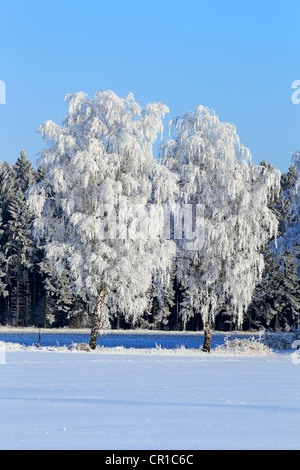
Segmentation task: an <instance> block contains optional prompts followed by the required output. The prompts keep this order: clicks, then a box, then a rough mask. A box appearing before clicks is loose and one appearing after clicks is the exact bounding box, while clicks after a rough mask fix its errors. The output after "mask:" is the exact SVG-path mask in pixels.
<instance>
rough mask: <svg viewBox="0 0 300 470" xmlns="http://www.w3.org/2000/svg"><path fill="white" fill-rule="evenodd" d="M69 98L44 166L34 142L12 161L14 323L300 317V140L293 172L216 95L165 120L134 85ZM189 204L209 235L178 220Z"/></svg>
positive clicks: (10, 314)
mask: <svg viewBox="0 0 300 470" xmlns="http://www.w3.org/2000/svg"><path fill="white" fill-rule="evenodd" d="M66 101H67V104H68V112H67V114H66V117H65V119H64V121H63V124H62V125H58V124H55V123H54V122H51V121H48V122H45V123H44V124H43V125H41V127H40V128H39V132H40V133H41V134H42V136H43V139H44V141H45V146H44V149H43V150H41V153H40V158H39V160H38V164H37V166H36V167H35V166H34V164H33V163H32V162H31V158H32V156H28V155H26V153H25V152H24V151H20V155H19V156H16V161H15V163H14V164H13V165H11V164H9V163H7V162H5V161H4V162H2V163H1V164H0V204H1V212H0V323H1V325H11V326H15V327H29V326H36V327H42V328H51V327H56V328H58V327H73V328H79V327H90V326H91V324H92V319H93V317H95V316H97V318H98V326H100V327H101V328H113V329H132V328H140V329H154V330H170V331H176V330H194V331H197V330H202V329H203V326H204V324H205V322H207V321H208V322H209V323H210V325H211V326H212V327H213V328H215V329H216V330H224V331H229V330H237V329H238V330H258V329H262V328H265V329H270V330H284V331H286V330H290V329H293V328H296V327H297V326H298V318H299V312H300V281H299V274H300V153H297V152H295V153H294V154H293V155H292V156H291V163H290V167H289V170H288V171H287V172H286V173H283V174H281V173H280V172H279V171H278V170H277V169H276V168H273V167H272V166H271V165H270V164H269V163H268V162H267V161H261V163H260V164H258V165H256V164H254V163H253V161H252V157H251V153H250V150H249V149H247V148H245V147H244V146H243V145H242V143H241V142H240V139H239V136H238V134H237V130H236V128H235V126H234V125H233V124H229V123H226V122H222V121H221V120H220V119H219V117H218V116H217V115H216V114H215V112H214V111H213V110H211V109H208V108H205V107H203V106H199V107H197V108H195V110H194V111H191V112H187V113H186V114H184V115H182V116H179V117H178V118H176V119H173V120H172V121H171V122H169V123H168V122H167V124H165V122H166V119H167V114H168V108H167V106H165V105H162V104H160V103H150V104H148V105H147V106H146V107H144V108H143V107H141V106H140V105H139V104H138V103H137V102H136V101H135V98H134V96H133V95H132V94H129V95H128V96H127V97H124V98H120V97H118V96H117V95H116V94H115V93H114V92H112V91H101V92H98V93H96V95H95V96H94V97H93V98H90V97H88V96H87V95H85V94H84V93H76V94H74V95H68V96H67V97H66ZM163 125H164V129H163ZM287 158H288V157H287ZM187 205H189V206H191V207H192V209H193V214H194V216H195V217H196V218H195V217H194V219H193V220H196V222H198V228H199V230H200V231H201V234H202V235H201V243H199V244H195V245H192V246H190V245H188V242H189V240H188V237H187V227H185V228H186V231H185V232H184V231H183V232H182V233H180V236H178V234H177V235H176V233H175V232H176V230H175V229H176V227H175V222H174V220H175V218H176V211H177V210H178V208H181V209H182V208H183V207H186V206H187ZM154 207H155V208H156V209H157V210H158V211H157V212H154V211H152V212H151V209H152V208H154ZM162 207H163V208H166V207H168V209H169V213H168V214H169V218H168V223H169V225H170V227H171V228H170V231H169V232H170V233H169V236H164V233H165V232H164V229H165V225H166V224H165V218H164V217H163V218H161V217H160V214H161V212H159V211H160V210H161V208H162ZM197 207H198V208H201V211H200V212H201V213H200V212H199V214H198V213H197ZM145 211H147V214H152V218H151V217H149V219H151V221H152V225H151V232H152V236H145V231H146V233H147V234H148V235H149V230H150V229H149V225H148V226H147V228H145V230H144V231H142V230H141V226H142V224H143V221H144V220H145V219H144V216H145ZM124 214H126V217H124ZM153 214H154V215H153ZM197 214H198V215H197ZM197 217H198V218H197ZM162 219H163V221H162ZM179 220H180V221H182V220H184V219H182V214H181V215H179ZM113 221H114V222H115V223H113ZM180 227H181V225H180ZM177 228H178V227H177ZM153 231H155V236H153ZM142 232H143V233H142ZM193 233H196V232H193ZM137 234H140V236H137ZM196 235H197V234H196Z"/></svg>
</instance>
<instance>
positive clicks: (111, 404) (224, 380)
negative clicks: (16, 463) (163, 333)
mask: <svg viewBox="0 0 300 470" xmlns="http://www.w3.org/2000/svg"><path fill="white" fill-rule="evenodd" d="M292 359H293V358H292V354H291V352H285V353H281V354H279V353H270V352H260V353H249V354H237V353H235V352H230V351H225V352H224V351H223V352H221V351H217V350H216V351H212V352H211V354H205V353H202V352H201V351H199V350H186V349H184V348H181V349H178V350H160V349H154V350H134V349H129V350H124V349H122V348H115V349H105V348H99V349H97V350H96V351H95V352H78V351H70V350H68V349H67V348H34V347H27V348H25V347H20V346H17V345H12V344H8V345H6V347H5V350H4V351H2V362H3V363H2V364H0V377H1V379H0V380H1V387H0V448H1V449H105V450H106V449H107V450H110V449H113V450H121V449H126V450H131V449H143V450H147V449H151V450H154V449H155V450H160V449H161V450H177V449H180V450H189V449H299V448H300V364H298V361H295V360H294V361H293V360H292Z"/></svg>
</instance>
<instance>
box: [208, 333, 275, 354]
mask: <svg viewBox="0 0 300 470" xmlns="http://www.w3.org/2000/svg"><path fill="white" fill-rule="evenodd" d="M215 351H216V352H231V353H236V354H245V355H248V354H255V355H256V354H269V353H271V352H272V349H271V348H269V346H267V345H265V344H263V343H262V342H261V341H260V340H259V339H255V338H254V337H251V338H234V339H229V338H228V337H226V338H225V340H224V344H222V345H220V346H217V347H216V348H215Z"/></svg>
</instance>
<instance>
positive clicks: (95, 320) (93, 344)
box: [89, 286, 105, 349]
mask: <svg viewBox="0 0 300 470" xmlns="http://www.w3.org/2000/svg"><path fill="white" fill-rule="evenodd" d="M104 294H105V287H104V286H101V288H100V292H99V299H98V305H97V311H96V313H95V315H94V317H93V323H92V329H91V336H90V343H89V346H90V348H91V349H96V345H97V338H98V332H99V326H100V320H101V309H102V302H103V297H104Z"/></svg>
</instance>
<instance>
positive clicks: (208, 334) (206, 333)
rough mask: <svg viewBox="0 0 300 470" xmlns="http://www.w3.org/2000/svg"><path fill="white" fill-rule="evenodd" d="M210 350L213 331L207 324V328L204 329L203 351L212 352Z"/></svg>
mask: <svg viewBox="0 0 300 470" xmlns="http://www.w3.org/2000/svg"><path fill="white" fill-rule="evenodd" d="M210 348H211V331H210V328H209V323H206V324H205V328H204V343H203V347H202V351H203V352H210Z"/></svg>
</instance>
